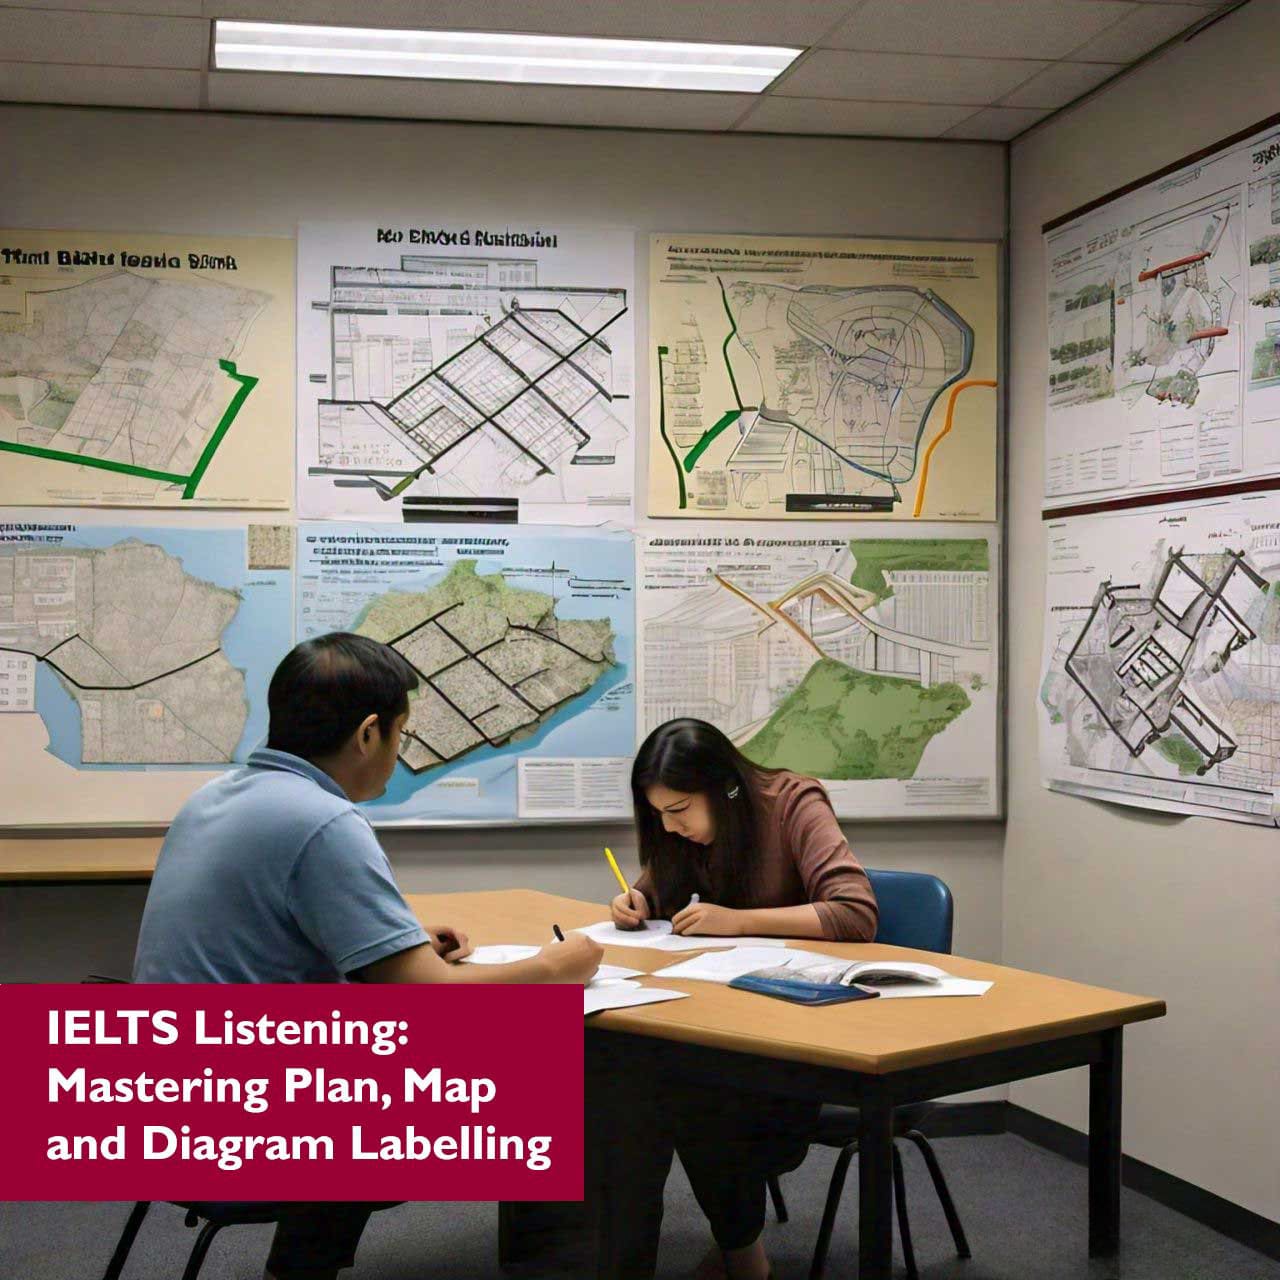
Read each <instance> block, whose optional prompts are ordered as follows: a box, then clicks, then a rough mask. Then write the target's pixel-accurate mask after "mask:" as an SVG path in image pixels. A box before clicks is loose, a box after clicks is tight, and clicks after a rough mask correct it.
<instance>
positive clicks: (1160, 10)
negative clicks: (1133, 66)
mask: <svg viewBox="0 0 1280 1280" xmlns="http://www.w3.org/2000/svg"><path fill="white" fill-rule="evenodd" d="M1204 17H1205V11H1204V10H1203V9H1199V8H1196V6H1194V5H1189V4H1143V5H1139V6H1138V7H1137V8H1136V9H1134V11H1133V12H1132V13H1131V14H1130V15H1129V16H1128V17H1127V18H1122V19H1121V20H1120V21H1119V22H1117V23H1116V25H1115V26H1114V27H1109V28H1108V29H1107V30H1106V31H1104V32H1103V33H1102V34H1101V35H1100V36H1095V37H1094V38H1093V39H1092V40H1090V41H1089V42H1088V43H1087V44H1082V45H1081V46H1080V47H1079V48H1078V49H1074V50H1072V53H1071V56H1072V57H1073V58H1078V59H1080V60H1081V61H1084V62H1134V61H1136V60H1137V59H1138V58H1140V57H1142V55H1143V54H1144V53H1150V52H1151V50H1152V49H1154V48H1155V47H1156V46H1157V45H1160V44H1164V42H1165V41H1166V40H1171V39H1172V38H1173V37H1174V36H1176V35H1177V34H1178V32H1179V31H1185V30H1186V29H1187V28H1188V27H1189V26H1192V25H1193V24H1194V23H1197V22H1200V21H1202V20H1203V19H1204Z"/></svg>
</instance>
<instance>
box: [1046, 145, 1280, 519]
mask: <svg viewBox="0 0 1280 1280" xmlns="http://www.w3.org/2000/svg"><path fill="white" fill-rule="evenodd" d="M1045 252H1046V258H1047V263H1048V273H1047V274H1048V351H1047V375H1048V376H1047V380H1046V398H1047V409H1046V414H1045V472H1044V506H1045V507H1046V508H1047V509H1060V508H1069V507H1072V506H1075V505H1078V504H1081V503H1083V502H1086V501H1088V502H1096V501H1106V500H1110V499H1119V498H1126V497H1134V496H1141V495H1147V500H1148V501H1151V502H1159V501H1162V500H1164V501H1168V500H1169V499H1170V498H1171V497H1176V496H1178V495H1181V494H1182V493H1184V492H1186V491H1187V490H1188V489H1195V488H1199V487H1204V486H1209V485H1221V484H1227V483H1236V482H1240V481H1249V480H1254V479H1258V478H1261V477H1267V476H1275V475H1280V129H1276V128H1272V129H1271V130H1269V131H1267V132H1265V133H1262V134H1258V135H1256V136H1254V137H1253V138H1250V139H1247V140H1246V141H1244V142H1242V143H1240V144H1238V145H1235V146H1232V147H1230V148H1227V149H1224V150H1221V151H1217V152H1214V153H1213V154H1211V155H1208V156H1205V157H1202V158H1201V159H1199V160H1196V161H1195V162H1194V163H1193V164H1190V165H1187V166H1186V167H1184V168H1182V169H1177V170H1174V171H1173V172H1171V173H1167V174H1164V175H1163V176H1161V177H1159V178H1157V179H1154V180H1152V181H1150V182H1147V183H1144V184H1142V185H1140V186H1138V187H1137V188H1136V189H1135V190H1133V191H1130V192H1128V193H1127V194H1125V195H1123V196H1119V197H1117V198H1116V199H1114V200H1109V201H1107V202H1106V203H1105V204H1102V205H1100V206H1099V207H1098V208H1096V209H1092V210H1090V211H1089V212H1087V213H1083V214H1081V215H1080V216H1079V217H1076V218H1073V219H1071V220H1070V221H1068V222H1065V223H1063V224H1062V225H1060V226H1055V227H1053V228H1052V229H1051V230H1049V231H1048V232H1047V233H1046V235H1045Z"/></svg>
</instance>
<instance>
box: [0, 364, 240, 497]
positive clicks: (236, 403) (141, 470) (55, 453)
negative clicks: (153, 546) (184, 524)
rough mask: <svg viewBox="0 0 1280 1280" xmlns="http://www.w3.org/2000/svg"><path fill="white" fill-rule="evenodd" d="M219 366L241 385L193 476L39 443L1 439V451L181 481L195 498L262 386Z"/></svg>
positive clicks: (167, 481)
mask: <svg viewBox="0 0 1280 1280" xmlns="http://www.w3.org/2000/svg"><path fill="white" fill-rule="evenodd" d="M218 367H219V368H220V369H221V370H222V371H223V372H224V373H226V374H229V375H230V376H231V377H232V378H234V379H235V380H236V381H237V382H238V383H239V384H240V386H239V388H238V389H237V390H236V393H235V395H234V396H233V397H232V399H231V403H230V404H229V405H227V408H226V412H225V413H224V414H223V415H222V419H221V421H220V422H219V423H218V425H217V427H216V428H215V429H214V433H213V435H212V436H211V437H210V438H209V443H208V444H207V445H205V447H204V452H203V453H202V454H201V455H200V460H199V461H198V462H197V463H196V466H195V470H194V471H192V473H191V474H190V475H189V476H180V475H177V474H176V473H175V472H172V471H153V470H152V469H151V468H150V467H139V466H135V465H134V464H133V463H132V462H115V461H113V460H112V459H110V458H91V457H87V456H86V455H85V454H82V453H65V452H63V451H62V450H61V449H44V448H41V447H40V446H39V445H33V444H17V443H14V442H12V441H8V440H0V452H5V453H21V454H25V455H26V456H27V457H29V458H47V459H48V460H49V461H51V462H70V463H73V464H74V465H75V466H77V467H97V468H98V470H99V471H116V472H119V473H120V474H122V475H126V476H141V477H142V479H144V480H159V481H161V482H162V483H164V484H180V485H182V486H183V490H182V496H183V498H193V497H195V492H196V486H197V485H199V483H200V481H201V480H202V479H203V478H204V473H205V471H207V470H208V467H209V463H210V462H211V461H212V460H213V455H214V453H215V452H216V451H217V448H218V446H219V445H220V444H221V443H222V438H223V436H225V435H226V434H227V432H228V431H229V430H230V428H231V424H232V422H234V421H235V416H236V414H238V413H239V412H240V409H241V406H242V405H243V404H244V402H245V400H247V399H248V397H249V393H250V392H251V391H252V390H253V389H254V387H256V386H257V385H258V379H257V378H254V377H251V376H250V375H249V374H246V373H237V372H236V367H235V365H234V364H232V363H231V361H230V360H219V361H218Z"/></svg>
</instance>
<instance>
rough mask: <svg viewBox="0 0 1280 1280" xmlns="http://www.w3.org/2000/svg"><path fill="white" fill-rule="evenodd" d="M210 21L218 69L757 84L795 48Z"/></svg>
mask: <svg viewBox="0 0 1280 1280" xmlns="http://www.w3.org/2000/svg"><path fill="white" fill-rule="evenodd" d="M214 26H215V30H214V45H213V55H214V62H213V65H214V67H215V69H216V70H218V71H294V72H306V73H309V74H314V75H330V76H402V77H404V76H408V77H412V78H414V79H423V80H500V81H506V82H508V83H514V84H578V85H610V86H615V87H617V86H625V87H627V88H631V89H709V90H719V91H721V92H730V93H760V92H761V91H762V90H764V89H765V88H767V87H768V86H769V84H770V83H771V82H772V81H773V80H774V79H776V78H777V76H778V75H779V74H780V73H781V72H783V71H785V70H786V68H787V67H789V66H790V65H791V63H792V62H794V61H795V59H796V58H797V57H798V56H799V55H800V54H801V53H802V52H803V50H802V49H779V48H770V47H766V46H763V45H746V44H744V45H737V44H681V43H679V42H677V41H673V40H593V39H585V38H580V37H577V36H530V35H507V34H498V33H495V32H488V31H388V30H381V29H378V28H367V27H316V26H302V25H298V24H295V23H292V22H235V21H231V20H229V19H224V18H219V19H217V21H216V22H215V24H214Z"/></svg>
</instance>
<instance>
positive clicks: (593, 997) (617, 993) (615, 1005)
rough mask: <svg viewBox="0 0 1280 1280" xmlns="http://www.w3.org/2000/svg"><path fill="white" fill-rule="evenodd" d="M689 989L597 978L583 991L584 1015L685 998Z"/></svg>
mask: <svg viewBox="0 0 1280 1280" xmlns="http://www.w3.org/2000/svg"><path fill="white" fill-rule="evenodd" d="M688 995H689V993H688V992H687V991H664V990H663V989H662V988H661V987H642V986H641V985H640V984H639V983H638V982H628V981H627V980H626V979H600V978H597V979H596V980H595V981H594V982H592V984H591V985H590V986H589V987H585V988H584V989H583V992H582V1015H583V1017H586V1016H587V1015H588V1014H592V1013H599V1012H600V1011H601V1010H602V1009H632V1008H635V1007H636V1006H637V1005H642V1004H662V1003H663V1002H664V1001H667V1000H684V999H686V998H687V997H688Z"/></svg>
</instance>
